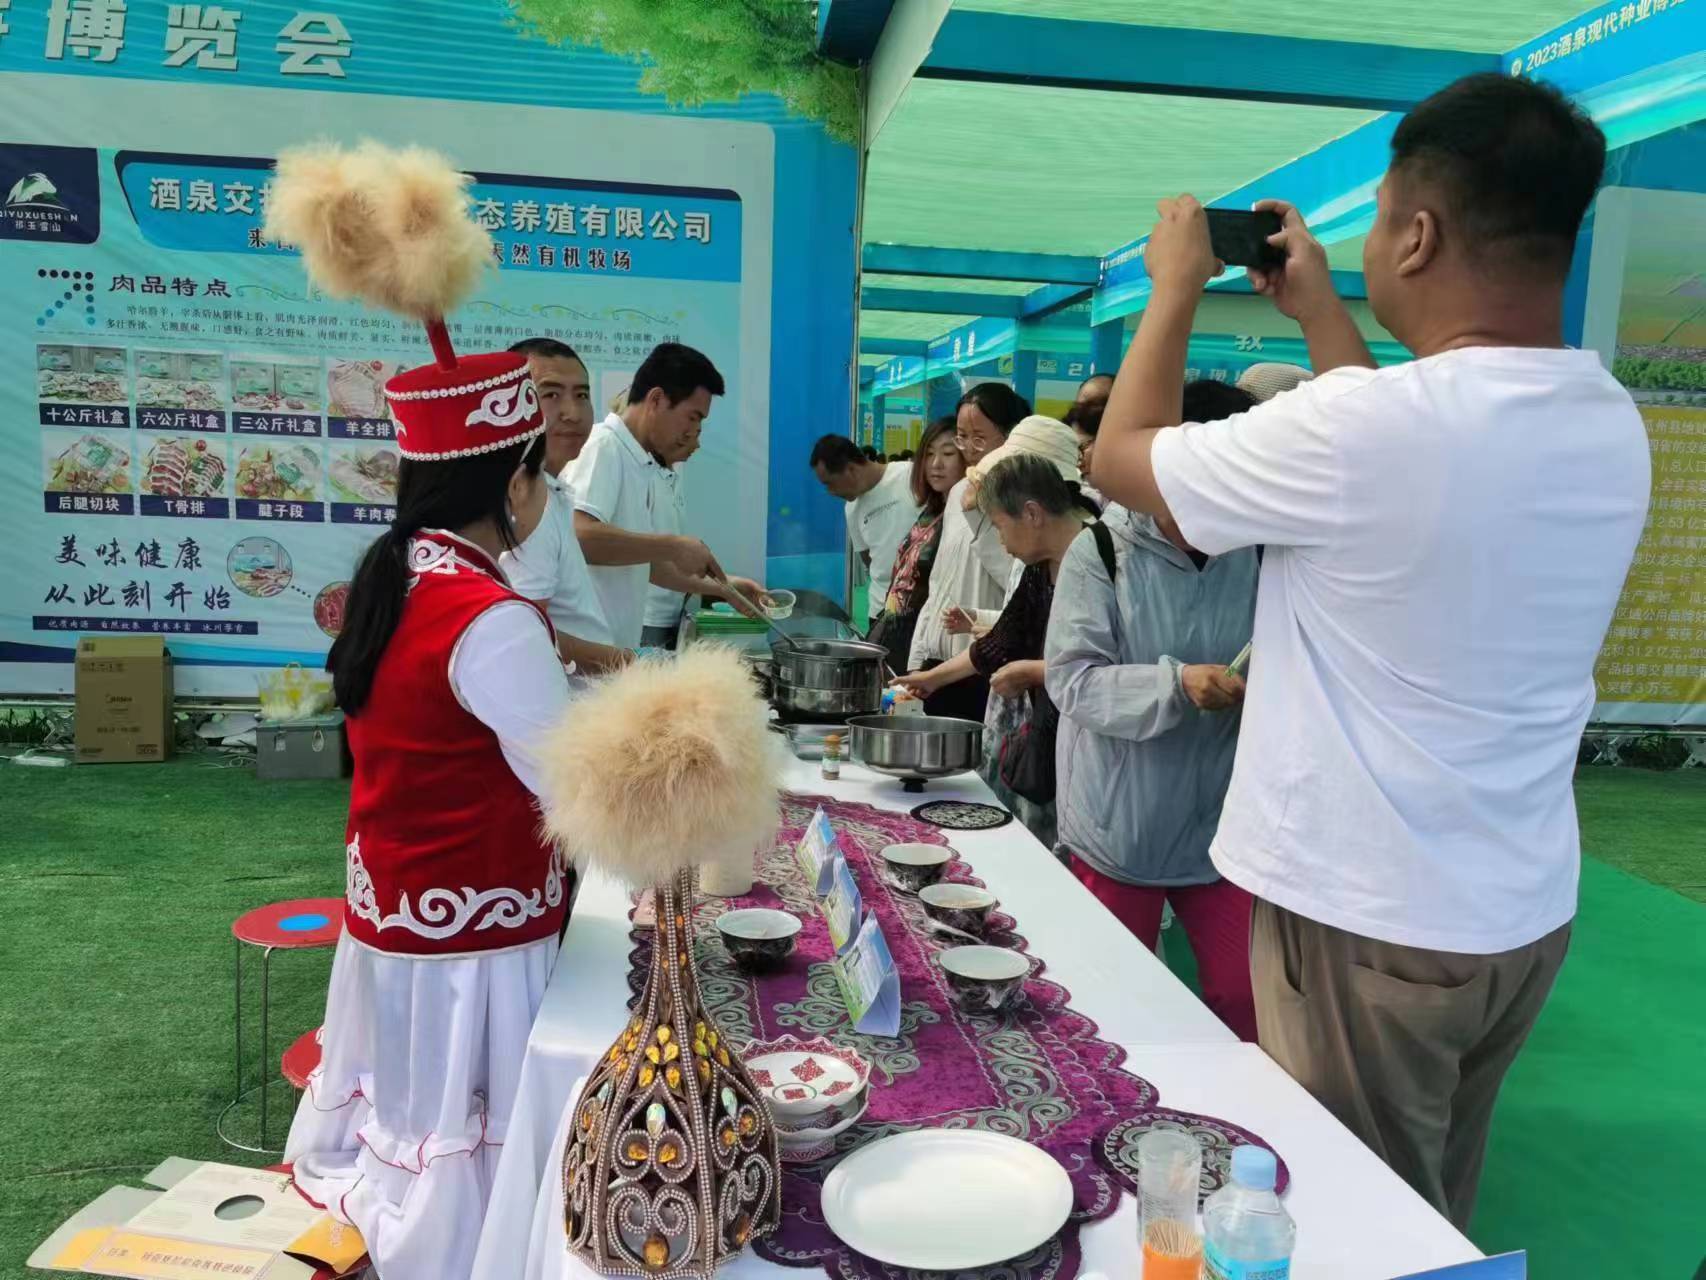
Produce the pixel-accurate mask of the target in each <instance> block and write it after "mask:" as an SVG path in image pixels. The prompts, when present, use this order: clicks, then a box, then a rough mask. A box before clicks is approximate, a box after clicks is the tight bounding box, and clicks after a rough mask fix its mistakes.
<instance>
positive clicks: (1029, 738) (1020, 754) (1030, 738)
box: [996, 520, 1115, 804]
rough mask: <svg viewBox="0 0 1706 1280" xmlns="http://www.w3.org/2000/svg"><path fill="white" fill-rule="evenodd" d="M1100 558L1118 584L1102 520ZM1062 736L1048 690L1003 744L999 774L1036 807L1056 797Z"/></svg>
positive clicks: (1035, 695) (1094, 532)
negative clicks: (1057, 745) (1056, 752)
mask: <svg viewBox="0 0 1706 1280" xmlns="http://www.w3.org/2000/svg"><path fill="white" fill-rule="evenodd" d="M1090 536H1091V537H1092V538H1094V539H1095V541H1096V554H1097V555H1099V556H1100V557H1101V559H1102V567H1103V568H1104V569H1106V570H1107V571H1108V581H1109V582H1113V581H1114V564H1115V561H1114V537H1113V535H1112V534H1111V533H1109V532H1108V529H1107V526H1106V525H1104V524H1103V523H1102V522H1101V521H1100V520H1097V521H1095V522H1094V523H1092V524H1091V525H1090ZM1059 736H1060V709H1059V708H1058V707H1056V706H1055V705H1054V699H1053V698H1051V697H1049V696H1048V690H1047V689H1046V688H1038V689H1032V690H1031V718H1030V719H1029V720H1027V721H1026V722H1025V723H1024V724H1022V725H1020V726H1019V729H1018V732H1016V733H1011V734H1009V735H1007V738H1006V739H1005V740H1004V741H1003V742H1002V744H1001V755H1000V758H999V760H998V761H997V763H996V772H997V773H998V774H999V775H1000V778H1001V783H1002V785H1003V786H1005V787H1006V788H1007V789H1008V790H1009V791H1011V792H1012V793H1013V794H1014V795H1016V796H1022V797H1024V798H1025V799H1026V800H1029V801H1030V802H1031V803H1032V804H1052V803H1053V802H1054V793H1055V785H1056V780H1055V756H1054V745H1055V741H1056V740H1057V739H1058V738H1059Z"/></svg>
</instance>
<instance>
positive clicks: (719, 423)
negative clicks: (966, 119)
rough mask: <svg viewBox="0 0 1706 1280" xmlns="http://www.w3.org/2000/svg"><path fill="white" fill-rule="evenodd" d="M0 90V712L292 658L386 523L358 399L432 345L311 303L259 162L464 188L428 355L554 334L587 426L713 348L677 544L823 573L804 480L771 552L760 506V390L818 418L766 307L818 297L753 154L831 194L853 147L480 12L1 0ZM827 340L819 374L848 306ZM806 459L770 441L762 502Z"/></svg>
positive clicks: (320, 654)
mask: <svg viewBox="0 0 1706 1280" xmlns="http://www.w3.org/2000/svg"><path fill="white" fill-rule="evenodd" d="M334 3H336V0H334ZM475 33H477V38H476V34H475ZM186 50H187V52H186ZM0 67H3V68H4V70H0V93H3V94H4V95H5V100H6V102H7V103H8V110H7V113H6V115H7V121H6V127H5V129H4V130H0V294H3V295H4V296H5V297H6V298H7V299H8V301H9V303H10V304H11V305H10V306H9V308H8V312H7V316H6V318H5V319H4V320H0V409H3V410H4V412H5V417H6V420H7V421H8V422H9V423H10V424H11V426H12V429H11V430H9V431H8V432H6V433H5V435H4V436H3V437H0V534H3V536H4V540H5V544H6V548H7V552H6V555H5V557H4V558H3V560H0V693H4V692H32V693H41V692H63V691H66V690H69V688H70V686H71V677H72V666H71V663H70V658H71V654H72V649H73V646H74V644H75V639H76V635H77V634H81V633H88V632H94V633H100V632H103V631H139V630H150V631H163V632H166V633H168V634H169V636H170V638H171V648H172V652H173V656H174V659H175V665H176V668H177V687H178V691H179V692H180V693H181V694H184V693H187V694H198V693H199V694H235V695H242V694H250V693H252V692H253V690H254V672H253V668H255V667H258V666H262V667H264V666H276V665H278V664H281V663H284V662H287V661H299V662H302V663H304V664H306V665H317V664H319V663H320V662H321V661H322V660H323V658H324V654H325V651H326V647H327V646H328V644H329V643H330V636H331V634H332V633H334V632H335V630H336V629H337V626H338V624H339V622H340V620H341V616H342V607H343V599H344V593H345V591H346V589H347V583H348V580H349V578H350V574H351V570H352V568H353V566H354V563H355V560H356V558H357V556H358V555H359V554H360V552H361V551H362V549H363V548H364V547H365V546H366V545H367V544H368V542H369V541H370V540H371V539H372V537H373V536H374V530H375V526H381V525H383V524H385V523H386V522H387V521H389V520H390V518H391V516H392V514H393V510H394V503H395V500H396V482H397V466H398V455H397V453H396V445H395V441H394V439H393V438H392V431H391V424H390V421H389V419H388V417H387V414H386V410H385V405H384V400H383V396H382V395H381V393H380V388H381V387H382V386H383V384H384V381H385V380H386V379H387V378H388V377H389V376H390V375H391V374H392V373H393V372H395V371H396V370H397V369H399V368H402V367H407V366H409V365H411V364H416V363H420V362H422V361H424V360H426V359H428V358H429V355H428V352H427V349H426V345H425V342H424V338H423V335H422V334H421V333H420V332H419V330H418V328H417V327H416V326H413V325H412V324H410V323H408V322H406V321H403V320H400V319H397V318H395V317H391V316H388V315H384V314H380V313H377V312H374V311H371V310H368V309H366V308H364V307H362V306H360V305H356V304H350V303H342V302H334V301H330V300H328V299H326V298H323V297H320V296H318V295H316V294H314V293H313V292H312V291H311V290H310V289H309V288H308V286H307V282H306V280H305V278H304V276H303V273H302V270H301V266H300V264H299V262H298V261H297V259H296V256H295V255H294V253H292V252H289V251H287V250H284V249H281V248H280V247H279V246H276V245H272V244H269V243H267V242H266V240H265V237H264V236H263V235H262V231H261V227H262V220H263V214H264V207H265V201H266V194H267V180H268V175H269V171H270V168H271V165H272V160H273V157H274V156H276V155H277V153H278V151H279V150H280V149H281V148H284V147H287V146H290V145H292V144H296V143H300V142H304V141H311V140H315V139H321V138H332V139H336V140H339V141H344V142H354V141H356V140H358V139H362V138H374V139H377V140H379V141H382V142H386V143H391V144H413V143H422V144H427V145H430V146H432V147H434V148H436V149H438V150H440V151H442V152H444V153H445V154H447V155H448V156H449V157H450V158H451V159H452V160H453V162H455V163H457V164H458V165H460V166H462V167H463V168H464V169H465V170H466V171H467V172H469V173H470V174H472V175H473V178H474V185H473V187H472V190H471V198H472V210H473V213H474V215H475V217H476V218H477V219H478V220H479V221H480V222H481V223H482V224H483V225H484V226H485V227H486V228H487V229H488V230H489V231H490V232H491V235H492V237H493V240H494V247H495V261H494V264H493V265H494V270H493V271H492V272H491V273H490V275H489V276H488V277H487V278H486V280H485V282H484V283H483V284H482V285H481V286H480V288H479V289H478V290H477V292H476V295H475V297H474V298H473V299H472V300H471V301H470V302H469V303H468V304H466V305H465V306H463V307H462V308H461V309H460V310H459V311H458V312H457V313H456V314H455V315H454V316H453V317H452V318H451V331H452V335H453V339H454V341H455V343H456V345H457V347H458V349H460V350H464V351H470V352H472V351H480V350H493V349H501V348H503V347H506V346H508V345H510V344H511V343H513V342H515V341H517V340H518V339H521V338H525V337H530V336H535V335H539V334H548V335H550V336H553V337H556V338H559V339H561V340H563V341H565V342H568V343H569V344H570V345H571V346H573V347H575V349H576V350H577V351H578V352H580V354H581V355H582V356H583V357H584V359H585V361H586V364H587V366H588V368H589V369H590V370H591V372H592V375H593V395H594V400H595V403H596V404H597V405H598V407H599V411H600V412H602V411H603V407H604V405H606V404H607V403H608V402H609V401H610V400H611V399H612V398H613V397H614V396H615V395H616V394H617V393H618V392H620V391H622V390H625V389H626V387H627V384H628V382H629V380H630V378H631V376H632V373H633V371H634V369H635V368H636V366H637V365H638V364H639V362H640V360H641V359H642V358H643V357H644V356H645V354H646V353H647V352H648V351H649V350H650V349H651V348H652V347H653V346H655V345H656V344H657V343H658V342H661V341H665V340H678V341H682V342H686V343H688V344H690V345H692V346H695V347H698V348H700V349H701V350H703V351H705V352H706V353H707V354H708V355H709V356H710V357H711V358H712V360H713V361H714V362H715V363H716V365H717V366H718V368H719V369H720V370H721V371H722V373H723V375H724V377H725V379H726V381H727V384H728V394H727V395H726V396H725V397H723V398H722V399H721V400H719V401H718V402H717V404H716V406H715V407H714V409H713V412H712V415H711V418H710V420H709V421H708V422H707V424H706V429H705V433H704V447H703V449H702V451H701V453H700V454H699V455H698V456H696V457H695V458H694V459H693V460H692V462H691V463H689V464H688V466H687V477H686V478H687V484H686V486H685V488H686V492H687V494H688V515H687V526H688V528H689V529H690V530H691V531H693V532H695V533H699V534H700V535H701V536H704V537H705V538H706V540H707V541H709V542H710V543H711V545H712V547H713V549H714V550H715V551H716V552H717V554H718V556H719V558H720V559H721V560H722V561H723V563H724V564H725V565H726V566H728V567H729V569H730V570H731V571H738V572H742V573H747V574H751V575H753V576H755V577H768V576H773V575H772V574H771V573H769V572H768V570H769V568H770V566H769V564H768V560H769V557H771V556H773V555H777V554H783V553H794V554H795V555H796V557H797V558H796V561H793V562H790V563H804V562H805V560H806V559H808V558H809V557H810V555H813V554H815V555H816V556H817V557H818V558H820V559H824V560H826V561H828V560H829V559H831V558H833V557H832V556H831V554H830V548H831V547H832V546H833V547H834V548H836V549H838V548H839V547H840V545H841V544H840V536H841V521H840V519H839V512H838V511H836V510H830V511H828V514H827V516H824V518H822V519H819V518H818V517H819V516H820V515H823V513H821V512H818V511H817V509H816V506H817V505H818V502H819V500H818V498H817V497H816V496H815V495H814V494H813V493H810V492H804V491H803V489H804V486H803V484H802V485H801V488H802V496H801V500H800V501H797V502H795V503H793V504H792V506H791V507H790V506H788V505H787V504H786V503H785V504H784V510H787V511H789V512H790V514H789V515H788V517H787V518H786V520H785V521H784V522H783V523H782V525H781V526H780V528H781V532H780V534H779V532H778V523H777V520H776V519H775V518H774V517H773V515H772V504H771V502H770V500H769V496H768V495H767V487H768V486H767V480H768V477H769V475H770V470H771V467H770V461H771V454H772V441H771V425H770V424H771V401H772V394H773V392H777V393H779V394H782V395H783V396H784V398H785V399H787V400H789V401H797V400H799V399H803V398H805V397H806V395H807V394H808V393H815V394H816V395H817V396H818V398H819V399H820V400H821V401H822V402H823V403H830V402H832V401H833V399H834V397H835V396H836V395H837V394H839V395H840V396H841V398H842V401H843V408H844V411H850V408H851V406H850V404H848V403H847V391H846V381H847V379H846V376H845V369H846V367H847V366H846V364H845V363H843V364H842V365H841V369H840V371H839V372H838V370H837V369H836V368H835V366H834V365H833V363H828V362H825V361H823V360H822V359H821V358H819V356H820V355H821V353H816V352H808V351H805V350H795V351H792V352H790V353H789V355H790V360H789V365H790V368H789V369H788V371H786V372H783V371H780V370H778V371H776V373H775V375H774V376H773V369H772V338H773V325H772V309H773V307H776V308H781V307H783V306H786V307H787V308H788V309H789V310H790V312H792V313H793V314H794V315H795V320H794V321H793V322H792V323H793V327H794V328H795V329H796V330H797V331H798V332H796V333H795V334H791V335H788V336H786V337H784V336H783V334H784V330H785V329H786V326H782V325H777V326H775V337H776V341H777V342H778V343H779V344H781V343H800V342H802V341H803V340H804V339H803V337H802V335H807V334H810V333H811V331H812V329H813V327H814V325H817V327H819V328H821V327H822V326H821V325H820V324H818V321H819V320H820V319H821V317H817V316H814V317H813V321H812V323H806V322H802V321H801V320H800V319H799V312H800V311H802V310H803V309H804V306H805V305H806V304H805V302H804V299H805V298H806V297H807V296H808V295H807V288H808V286H810V287H811V294H810V296H811V297H813V299H814V301H813V302H812V303H811V304H810V305H812V306H813V307H815V308H817V310H818V311H822V310H823V304H822V302H821V298H822V297H823V296H825V291H822V290H821V284H822V281H821V276H819V277H818V278H817V280H816V281H815V283H814V282H813V281H812V280H811V277H810V271H811V270H817V271H820V270H821V261H822V250H821V246H818V247H816V248H814V247H813V246H814V237H815V238H821V235H822V233H820V232H819V231H817V230H814V229H812V228H810V227H807V226H804V225H801V226H800V227H797V228H784V229H783V230H782V231H781V233H780V235H778V230H777V219H776V191H777V187H778V172H779V169H778V166H779V163H780V162H779V156H778V152H779V150H780V149H781V141H780V139H781V138H782V135H783V134H784V132H785V131H791V132H792V133H793V134H795V135H811V137H810V139H809V141H808V146H809V147H810V148H812V149H815V150H817V151H824V150H827V151H829V152H833V153H835V154H833V155H832V156H831V157H830V160H831V161H832V162H833V164H832V169H833V171H834V172H837V173H841V172H842V171H843V170H844V171H845V172H844V174H843V176H845V177H847V178H848V179H849V181H848V183H847V186H848V189H849V192H850V191H851V186H852V183H851V180H850V179H851V177H852V174H853V172H854V163H855V162H854V160H853V157H852V155H851V148H844V147H841V146H840V145H839V144H831V143H828V142H827V140H826V139H824V138H823V135H822V133H821V130H820V128H819V127H818V126H816V125H813V124H810V123H808V122H803V121H789V122H787V123H786V124H784V125H783V126H782V127H775V122H776V121H777V120H778V119H783V120H785V119H786V118H785V113H783V112H782V111H781V110H780V108H779V107H778V106H777V105H776V104H774V103H773V102H772V103H768V104H762V105H756V106H753V107H750V108H748V107H744V106H743V107H737V108H727V109H725V110H724V111H723V112H721V113H719V114H720V115H721V116H724V117H727V118H711V117H708V116H704V115H692V116H689V115H685V114H676V113H671V112H668V111H667V110H664V109H662V104H661V103H660V102H659V101H658V100H656V99H647V98H642V97H641V96H640V95H639V94H638V93H636V92H635V91H634V89H633V84H634V81H635V79H636V75H637V73H636V71H635V70H634V69H633V68H632V67H631V66H629V65H628V64H625V63H620V62H617V61H616V60H614V59H611V58H608V57H606V56H604V55H602V54H598V53H595V52H570V51H565V50H560V49H556V48H552V47H551V46H548V45H545V44H543V43H541V42H535V41H529V40H527V39H525V38H524V37H523V36H522V35H521V34H520V33H519V32H518V31H516V30H515V29H513V27H512V26H511V25H510V21H509V14H508V11H507V9H505V8H504V6H503V5H501V4H499V3H497V2H496V0H455V2H454V3H451V4H448V5H446V6H440V7H437V8H435V9H434V11H433V17H432V20H431V21H430V22H429V21H425V20H424V19H420V18H418V17H417V15H414V14H413V11H412V10H411V9H410V8H409V7H407V6H404V5H401V4H389V3H376V2H375V0H348V3H347V8H346V9H341V10H338V11H335V12H334V11H315V12H311V13H310V12H306V11H304V12H298V11H296V10H295V9H294V8H293V7H291V6H290V5H278V4H255V5H245V6H243V8H242V10H241V12H240V13H239V12H238V11H237V10H234V9H224V10H222V9H218V8H214V7H208V8H200V9H198V8H197V7H195V6H170V13H168V6H165V5H146V6H144V5H135V4H133V5H131V6H130V7H129V8H128V9H127V8H126V6H125V5H123V4H118V3H110V4H108V3H100V2H98V0H51V2H50V0H39V2H37V0H29V2H28V3H20V2H19V0H12V2H11V3H10V4H8V3H6V0H0ZM552 67H554V68H555V71H556V76H555V78H553V77H552V76H551V75H549V74H547V72H548V70H549V69H550V68H552ZM143 82H147V83H143ZM423 91H426V92H427V95H428V96H420V95H421V94H422V92H423ZM487 97H490V98H492V99H500V98H502V99H509V100H507V101H496V100H490V101H488V100H484V99H485V98H487ZM451 99H460V100H454V101H453V100H451ZM518 99H520V100H518ZM540 103H549V104H551V105H538V104H540ZM558 104H567V105H558ZM788 145H789V146H790V147H798V146H799V139H798V137H797V136H791V137H790V138H789V139H788ZM842 152H846V153H847V154H846V155H842V154H841V153H842ZM811 163H812V165H813V169H814V171H816V170H817V168H818V166H821V165H822V164H823V163H824V160H823V157H822V156H821V155H816V156H813V157H812V158H811ZM830 221H831V222H833V221H834V220H830ZM808 257H809V258H811V259H812V260H813V261H814V262H816V263H817V264H818V265H816V266H812V267H810V268H809V270H808V269H807V264H806V263H805V262H804V261H803V260H804V259H806V258H808ZM796 258H797V259H800V260H802V261H800V262H799V263H798V265H796V264H795V259H796ZM846 258H847V262H848V268H847V269H848V276H849V280H850V279H851V274H852V262H853V255H852V253H851V249H850V246H848V248H847V252H846ZM784 277H785V278H784ZM796 290H797V294H796ZM828 292H834V291H828ZM850 292H851V290H850V289H849V294H850ZM836 326H840V328H839V333H842V334H845V335H847V336H846V337H845V338H844V339H843V340H842V341H841V342H840V344H839V345H840V348H841V355H842V359H843V361H844V362H845V361H846V360H850V359H851V338H850V331H851V316H850V308H849V309H848V313H847V314H843V315H841V316H839V317H838V318H835V319H834V321H833V324H832V325H831V327H832V328H834V327H836ZM808 357H809V358H808ZM796 384H797V385H796ZM820 407H821V406H820ZM805 448H809V441H806V442H805V443H804V444H803V445H800V446H799V452H800V457H799V458H798V459H797V460H796V459H794V458H793V457H792V456H791V455H792V453H793V452H794V451H795V444H794V442H792V441H789V442H788V443H787V445H786V447H785V449H783V450H780V451H779V453H785V454H786V455H787V456H786V457H781V456H779V457H778V459H777V461H778V466H779V468H780V469H782V470H783V471H784V473H785V474H789V475H790V480H789V483H790V484H791V483H792V479H791V472H792V471H793V470H794V469H796V467H797V469H800V470H802V471H804V470H805V463H804V452H803V451H804V449H805ZM810 479H811V477H810V475H809V471H808V472H806V474H805V480H807V481H809V480H810ZM812 488H813V489H814V490H815V484H814V485H813V486H812ZM732 498H733V499H738V500H731V499H732ZM826 509H827V508H826ZM818 525H822V526H823V528H822V529H821V530H820V529H818V528H817V526H818ZM820 535H821V536H820ZM820 544H822V545H821V546H820ZM837 565H838V562H837ZM826 575H827V576H830V577H831V578H832V579H833V580H835V581H839V577H840V573H839V568H838V567H832V569H829V570H826ZM778 585H781V584H780V583H778ZM802 585H806V584H805V583H802ZM810 585H828V584H819V583H816V582H813V583H811V584H810Z"/></svg>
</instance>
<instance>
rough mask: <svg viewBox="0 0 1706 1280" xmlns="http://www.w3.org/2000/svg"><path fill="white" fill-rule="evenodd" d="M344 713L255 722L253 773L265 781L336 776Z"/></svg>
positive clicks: (341, 760)
mask: <svg viewBox="0 0 1706 1280" xmlns="http://www.w3.org/2000/svg"><path fill="white" fill-rule="evenodd" d="M343 765H344V713H343V712H341V711H334V712H333V713H332V714H331V715H329V716H311V717H309V718H308V719H306V720H263V721H261V722H260V723H259V724H257V725H256V726H255V776H256V777H257V778H262V779H265V780H267V781H281V780H288V779H295V778H338V777H342V776H343V772H344V768H343Z"/></svg>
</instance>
